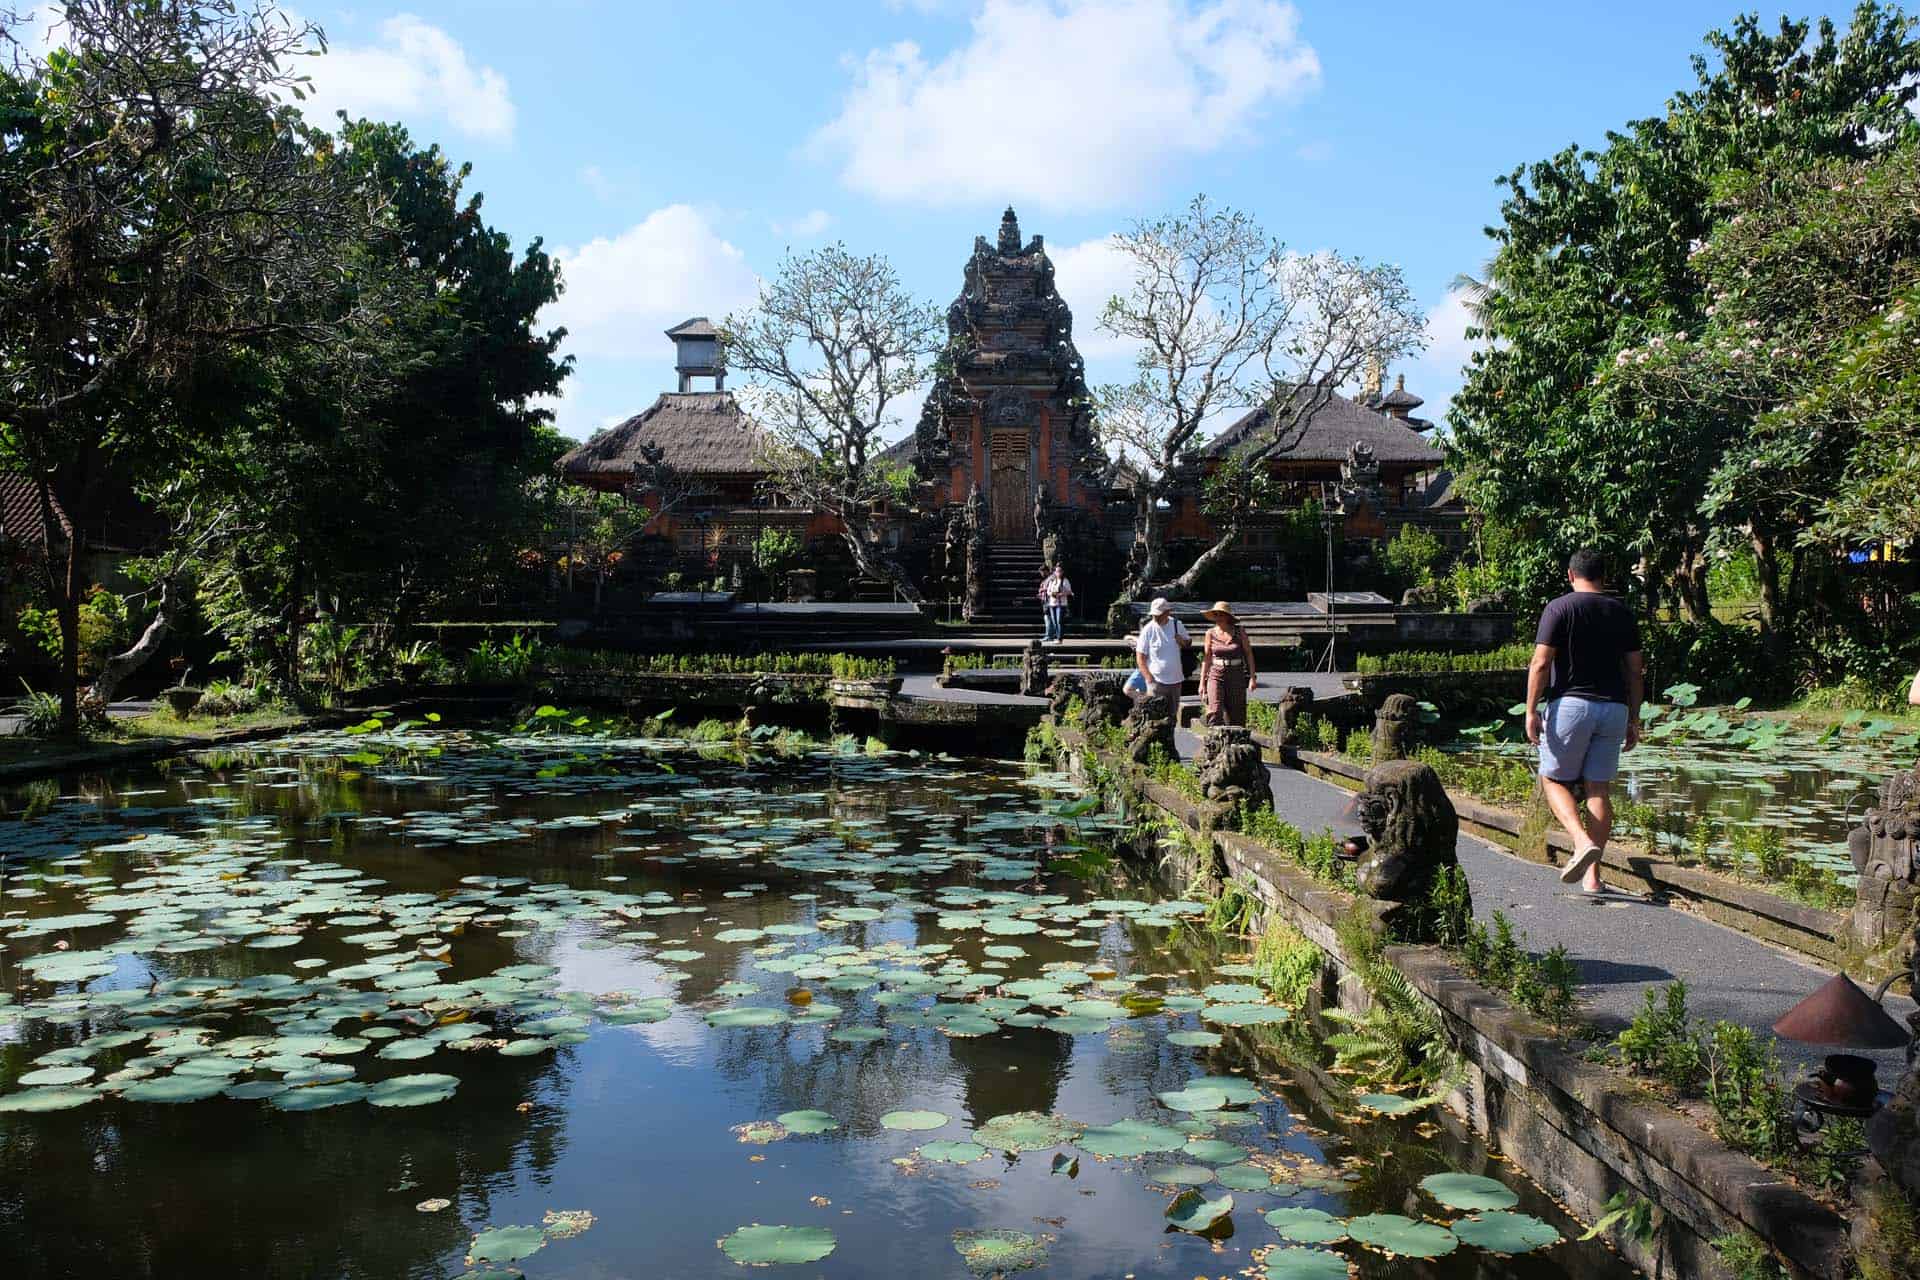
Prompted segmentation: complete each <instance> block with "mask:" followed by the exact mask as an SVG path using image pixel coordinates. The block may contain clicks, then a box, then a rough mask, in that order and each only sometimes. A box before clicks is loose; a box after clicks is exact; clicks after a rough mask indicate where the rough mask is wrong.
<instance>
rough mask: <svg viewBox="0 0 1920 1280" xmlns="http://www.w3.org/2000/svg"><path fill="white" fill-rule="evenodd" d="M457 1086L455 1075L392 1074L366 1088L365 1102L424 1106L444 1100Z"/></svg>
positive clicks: (394, 1105)
mask: <svg viewBox="0 0 1920 1280" xmlns="http://www.w3.org/2000/svg"><path fill="white" fill-rule="evenodd" d="M459 1087H460V1080H459V1078H458V1077H457V1076H444V1075H432V1074H425V1075H413V1076H394V1077H393V1078H392V1079H389V1080H382V1081H381V1082H380V1083H379V1084H376V1085H374V1086H373V1087H372V1088H371V1089H369V1090H367V1103H368V1104H369V1105H370V1106H375V1107H424V1106H427V1105H429V1104H431V1103H435V1102H445V1101H446V1100H447V1099H448V1098H451V1097H452V1096H453V1093H454V1090H456V1089H458V1088H459Z"/></svg>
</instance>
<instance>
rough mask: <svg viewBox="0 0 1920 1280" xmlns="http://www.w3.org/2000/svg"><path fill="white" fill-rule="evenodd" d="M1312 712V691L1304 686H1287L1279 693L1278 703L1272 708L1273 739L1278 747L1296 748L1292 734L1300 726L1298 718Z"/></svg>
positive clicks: (1296, 744)
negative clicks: (1276, 741) (1276, 740)
mask: <svg viewBox="0 0 1920 1280" xmlns="http://www.w3.org/2000/svg"><path fill="white" fill-rule="evenodd" d="M1311 710H1313V690H1312V689H1311V688H1310V687H1309V686H1307V685H1304V684H1294V685H1288V686H1287V687H1286V688H1285V689H1282V690H1281V691H1280V701H1279V703H1278V704H1277V705H1276V706H1275V708H1274V717H1273V720H1274V737H1275V738H1276V739H1278V745H1280V746H1283V747H1285V746H1298V745H1299V744H1298V743H1297V742H1295V740H1294V734H1295V732H1296V731H1297V730H1298V728H1299V725H1300V717H1301V716H1304V715H1306V714H1307V713H1308V712H1309V711H1311Z"/></svg>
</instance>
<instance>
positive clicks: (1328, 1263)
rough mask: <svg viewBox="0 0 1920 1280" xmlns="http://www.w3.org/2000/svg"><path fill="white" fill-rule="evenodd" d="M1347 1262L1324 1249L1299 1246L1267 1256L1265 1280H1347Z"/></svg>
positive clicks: (1279, 1250)
mask: <svg viewBox="0 0 1920 1280" xmlns="http://www.w3.org/2000/svg"><path fill="white" fill-rule="evenodd" d="M1347 1275H1348V1269H1347V1260H1346V1259H1345V1258H1343V1257H1341V1256H1340V1255H1339V1254H1337V1253H1329V1252H1328V1251H1327V1250H1325V1249H1303V1248H1301V1247H1300V1246H1299V1245H1290V1246H1288V1247H1286V1248H1282V1249H1275V1250H1273V1251H1272V1252H1270V1253H1268V1254H1267V1261H1266V1276H1265V1280H1347Z"/></svg>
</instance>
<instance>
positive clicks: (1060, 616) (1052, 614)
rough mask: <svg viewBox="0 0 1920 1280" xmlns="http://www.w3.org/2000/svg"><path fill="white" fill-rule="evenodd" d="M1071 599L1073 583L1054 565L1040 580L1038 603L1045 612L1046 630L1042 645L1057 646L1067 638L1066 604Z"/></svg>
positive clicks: (1064, 572)
mask: <svg viewBox="0 0 1920 1280" xmlns="http://www.w3.org/2000/svg"><path fill="white" fill-rule="evenodd" d="M1072 599H1073V583H1071V582H1069V581H1068V580H1067V571H1066V570H1065V569H1063V568H1061V567H1060V566H1059V565H1057V564H1056V565H1054V566H1053V568H1052V569H1050V570H1049V571H1048V572H1047V576H1046V577H1044V578H1042V579H1041V580H1040V603H1041V605H1042V606H1043V607H1044V608H1045V609H1046V611H1047V630H1046V634H1045V635H1044V636H1042V637H1041V640H1042V642H1043V643H1054V644H1057V643H1059V642H1060V641H1062V640H1064V639H1066V638H1067V602H1068V601H1069V600H1072Z"/></svg>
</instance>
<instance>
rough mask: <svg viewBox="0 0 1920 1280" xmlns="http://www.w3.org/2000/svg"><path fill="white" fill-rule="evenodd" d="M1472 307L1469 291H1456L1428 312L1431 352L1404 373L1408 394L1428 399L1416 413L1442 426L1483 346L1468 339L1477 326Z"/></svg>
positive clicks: (1429, 348) (1418, 359) (1429, 349)
mask: <svg viewBox="0 0 1920 1280" xmlns="http://www.w3.org/2000/svg"><path fill="white" fill-rule="evenodd" d="M1468 303H1469V298H1468V294H1467V291H1466V290H1464V289H1452V290H1449V291H1448V293H1447V296H1446V297H1444V298H1442V299H1441V300H1440V301H1439V302H1438V303H1437V304H1435V306H1434V307H1433V309H1432V310H1430V311H1428V312H1427V326H1426V334H1427V349H1426V350H1425V351H1423V352H1421V353H1420V355H1419V357H1418V358H1417V359H1415V360H1414V361H1413V363H1412V364H1411V365H1409V366H1408V367H1407V369H1406V370H1405V371H1404V372H1405V373H1406V375H1407V390H1409V391H1411V392H1413V393H1414V394H1415V395H1417V396H1422V397H1424V398H1425V399H1426V403H1425V404H1424V405H1422V406H1421V407H1420V408H1418V409H1416V410H1415V411H1414V412H1416V413H1418V414H1419V415H1420V416H1421V417H1423V418H1431V419H1433V420H1434V421H1436V422H1440V423H1442V424H1444V423H1445V421H1446V416H1447V410H1448V407H1449V406H1450V404H1451V403H1452V401H1453V396H1454V393H1455V392H1456V391H1458V390H1460V385H1461V383H1462V382H1463V381H1464V377H1463V373H1464V371H1465V369H1466V365H1467V361H1468V360H1469V359H1470V358H1471V357H1472V355H1473V353H1474V352H1475V351H1476V350H1478V349H1479V347H1480V345H1481V344H1480V343H1479V342H1478V341H1477V340H1470V339H1469V338H1468V337H1467V327H1468V326H1469V325H1471V324H1472V323H1473V313H1472V311H1471V310H1470V308H1469V306H1468Z"/></svg>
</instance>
